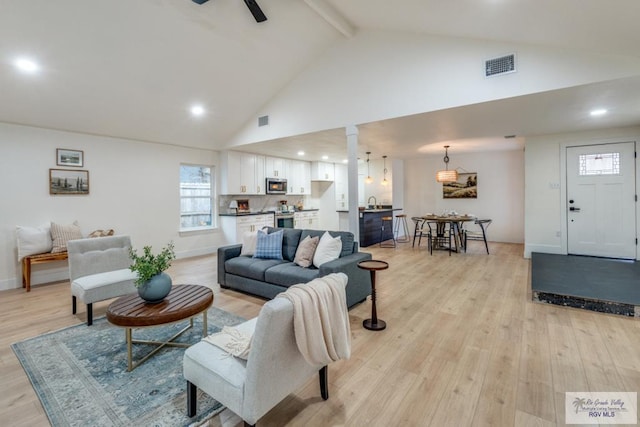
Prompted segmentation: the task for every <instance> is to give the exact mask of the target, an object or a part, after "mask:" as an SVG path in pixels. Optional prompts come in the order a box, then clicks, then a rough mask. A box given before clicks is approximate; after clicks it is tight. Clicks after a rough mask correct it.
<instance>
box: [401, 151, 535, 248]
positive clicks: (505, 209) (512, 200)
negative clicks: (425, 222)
mask: <svg viewBox="0 0 640 427" xmlns="http://www.w3.org/2000/svg"><path fill="white" fill-rule="evenodd" d="M449 157H450V158H451V161H450V163H449V168H450V169H451V168H453V169H455V168H457V167H461V168H464V170H466V171H468V172H477V173H478V198H477V199H444V198H443V196H442V184H441V183H438V182H436V178H435V176H436V171H438V170H440V169H442V168H443V167H444V163H443V161H442V158H441V157H428V158H420V159H413V160H405V163H404V165H405V167H404V179H405V184H404V190H405V193H404V204H405V206H404V208H405V209H404V210H405V213H406V214H407V215H408V216H409V217H411V216H419V215H424V214H426V213H436V214H437V213H441V212H443V211H445V210H455V211H456V212H458V213H468V214H474V215H477V216H478V217H481V218H490V219H492V220H493V223H492V224H491V227H490V229H489V233H488V234H489V235H488V238H489V240H491V241H494V242H510V243H522V242H524V197H525V196H524V192H525V187H524V153H523V152H522V151H521V150H511V151H494V152H482V153H470V154H456V153H451V152H449Z"/></svg>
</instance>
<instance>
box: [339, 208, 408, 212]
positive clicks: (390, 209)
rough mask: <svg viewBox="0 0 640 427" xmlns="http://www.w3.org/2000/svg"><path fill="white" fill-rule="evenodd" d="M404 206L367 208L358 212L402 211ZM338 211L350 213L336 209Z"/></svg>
mask: <svg viewBox="0 0 640 427" xmlns="http://www.w3.org/2000/svg"><path fill="white" fill-rule="evenodd" d="M401 210H402V208H380V209H365V210H363V211H361V210H359V211H358V213H377V212H391V211H401ZM336 212H338V213H349V211H348V210H345V209H343V210H339V211H336Z"/></svg>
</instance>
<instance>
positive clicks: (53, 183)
mask: <svg viewBox="0 0 640 427" xmlns="http://www.w3.org/2000/svg"><path fill="white" fill-rule="evenodd" d="M49 194H71V195H73V194H89V171H87V170H72V169H49Z"/></svg>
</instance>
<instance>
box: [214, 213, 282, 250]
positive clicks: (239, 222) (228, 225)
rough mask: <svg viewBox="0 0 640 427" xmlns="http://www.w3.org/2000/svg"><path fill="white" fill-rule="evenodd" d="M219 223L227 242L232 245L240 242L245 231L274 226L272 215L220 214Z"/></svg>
mask: <svg viewBox="0 0 640 427" xmlns="http://www.w3.org/2000/svg"><path fill="white" fill-rule="evenodd" d="M220 225H221V227H222V231H223V232H224V237H225V239H226V241H227V244H229V245H233V244H236V243H242V237H243V235H244V233H245V231H256V230H260V229H261V228H263V227H273V226H274V215H273V214H272V213H269V214H259V215H239V216H221V217H220Z"/></svg>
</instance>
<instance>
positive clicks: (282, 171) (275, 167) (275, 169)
mask: <svg viewBox="0 0 640 427" xmlns="http://www.w3.org/2000/svg"><path fill="white" fill-rule="evenodd" d="M288 163H289V160H287V159H281V158H278V157H265V159H264V164H265V168H264V169H265V176H266V177H267V178H280V179H286V178H287V169H288Z"/></svg>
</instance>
